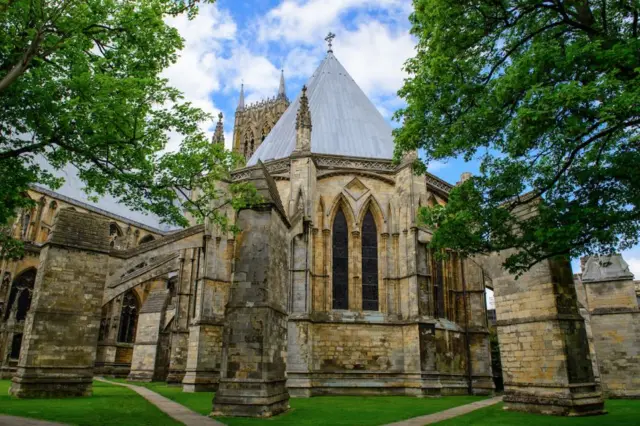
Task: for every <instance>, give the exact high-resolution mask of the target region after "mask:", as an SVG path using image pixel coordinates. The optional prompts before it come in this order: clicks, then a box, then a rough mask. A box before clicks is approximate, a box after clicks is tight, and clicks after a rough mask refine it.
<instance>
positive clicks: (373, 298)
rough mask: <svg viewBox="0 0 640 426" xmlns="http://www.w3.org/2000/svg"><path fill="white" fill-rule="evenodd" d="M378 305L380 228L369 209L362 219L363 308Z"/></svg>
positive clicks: (370, 308)
mask: <svg viewBox="0 0 640 426" xmlns="http://www.w3.org/2000/svg"><path fill="white" fill-rule="evenodd" d="M378 305H379V303H378V229H377V227H376V222H375V220H374V219H373V214H371V210H369V211H368V212H367V214H366V215H365V216H364V220H363V221H362V309H363V310H365V311H377V310H378V308H379V306H378Z"/></svg>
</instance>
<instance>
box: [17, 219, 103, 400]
mask: <svg viewBox="0 0 640 426" xmlns="http://www.w3.org/2000/svg"><path fill="white" fill-rule="evenodd" d="M108 253H109V223H108V222H107V221H106V220H104V219H102V218H100V217H97V216H93V215H89V214H85V213H79V212H75V211H72V210H62V211H60V213H59V214H58V219H57V221H56V223H55V225H54V227H53V230H52V233H51V235H50V237H49V240H48V241H47V242H46V243H45V244H44V246H43V248H42V251H41V253H40V265H39V267H38V274H37V276H36V283H35V290H34V297H33V301H32V304H31V309H30V311H29V314H28V316H27V320H26V325H25V332H24V339H23V346H22V352H21V354H20V361H19V363H18V371H17V373H16V376H15V377H14V378H13V384H12V386H11V393H12V394H13V395H16V396H18V397H24V398H32V397H69V396H87V395H91V387H92V380H93V367H94V362H95V359H96V345H97V342H98V329H99V327H100V311H101V305H102V296H103V292H104V284H105V280H106V272H107V261H108V257H109V255H108Z"/></svg>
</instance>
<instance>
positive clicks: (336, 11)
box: [259, 0, 411, 43]
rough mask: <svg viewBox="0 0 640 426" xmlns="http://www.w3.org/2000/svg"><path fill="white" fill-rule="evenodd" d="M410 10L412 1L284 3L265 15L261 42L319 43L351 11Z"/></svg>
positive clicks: (293, 0) (310, 0) (307, 0)
mask: <svg viewBox="0 0 640 426" xmlns="http://www.w3.org/2000/svg"><path fill="white" fill-rule="evenodd" d="M410 7H411V1H410V0H285V1H283V2H282V3H281V4H280V6H278V7H276V8H274V9H272V10H271V11H270V12H269V13H268V14H267V15H266V17H265V18H264V20H263V22H262V23H261V25H260V30H259V39H260V40H261V41H268V40H286V41H289V42H303V43H317V42H318V40H320V36H324V34H326V33H327V32H328V31H329V30H330V29H332V28H336V27H337V26H338V25H339V19H340V18H341V17H342V16H343V15H344V14H346V13H347V12H349V11H351V10H354V9H362V8H368V9H378V10H380V9H383V10H391V11H394V12H397V11H398V10H402V11H404V12H406V13H407V14H408V10H409V8H410ZM340 26H341V25H340ZM334 32H335V31H334Z"/></svg>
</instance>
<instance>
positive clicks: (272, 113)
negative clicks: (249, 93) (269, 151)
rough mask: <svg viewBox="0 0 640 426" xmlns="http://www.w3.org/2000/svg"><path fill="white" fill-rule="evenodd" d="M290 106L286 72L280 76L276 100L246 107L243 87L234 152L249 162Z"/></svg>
mask: <svg viewBox="0 0 640 426" xmlns="http://www.w3.org/2000/svg"><path fill="white" fill-rule="evenodd" d="M288 106H289V99H288V98H287V94H286V91H285V81H284V71H283V72H282V73H281V74H280V88H279V89H278V95H277V96H276V97H274V98H269V99H265V100H263V101H260V102H257V103H255V104H252V105H247V106H245V102H244V85H243V86H242V88H241V89H240V100H239V101H238V108H237V109H236V119H235V124H234V127H233V152H236V153H238V154H240V155H242V156H243V157H244V158H245V159H246V160H249V158H251V156H252V155H253V153H254V152H256V149H258V147H259V146H260V144H261V143H262V141H263V140H264V139H265V138H266V137H267V135H268V134H269V132H270V131H271V129H272V128H273V126H274V125H275V124H276V122H277V121H278V119H280V116H281V115H282V114H283V113H284V112H285V110H286V109H287V107H288Z"/></svg>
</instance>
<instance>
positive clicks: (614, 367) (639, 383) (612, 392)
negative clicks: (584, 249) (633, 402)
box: [582, 255, 640, 398]
mask: <svg viewBox="0 0 640 426" xmlns="http://www.w3.org/2000/svg"><path fill="white" fill-rule="evenodd" d="M582 284H583V285H584V289H585V292H586V299H587V310H588V315H589V318H590V320H591V332H592V336H593V345H594V347H595V353H596V359H597V363H598V366H599V371H600V380H601V385H602V390H603V392H604V394H605V395H606V396H607V397H609V398H640V309H639V308H638V300H637V298H636V291H635V284H634V281H633V274H631V272H630V271H629V266H628V265H627V263H626V262H625V261H624V260H623V259H622V257H621V256H620V255H615V256H602V257H598V256H592V257H590V258H589V259H588V260H587V262H586V265H585V268H584V271H583V273H582Z"/></svg>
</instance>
